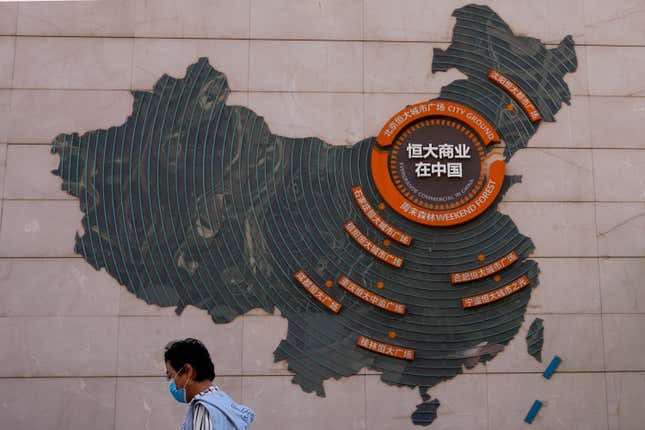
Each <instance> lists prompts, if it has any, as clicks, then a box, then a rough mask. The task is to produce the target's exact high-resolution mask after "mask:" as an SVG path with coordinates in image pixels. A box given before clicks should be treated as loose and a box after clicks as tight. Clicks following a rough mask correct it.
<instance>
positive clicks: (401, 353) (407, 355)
mask: <svg viewBox="0 0 645 430" xmlns="http://www.w3.org/2000/svg"><path fill="white" fill-rule="evenodd" d="M356 345H358V346H360V347H361V348H365V349H367V350H369V351H372V352H378V353H379V354H383V355H388V356H390V357H394V358H400V359H402V360H410V361H412V360H414V349H408V348H402V347H400V346H395V345H390V344H387V343H383V342H379V341H376V340H373V339H370V338H367V337H365V336H360V337H359V338H358V340H357V341H356Z"/></svg>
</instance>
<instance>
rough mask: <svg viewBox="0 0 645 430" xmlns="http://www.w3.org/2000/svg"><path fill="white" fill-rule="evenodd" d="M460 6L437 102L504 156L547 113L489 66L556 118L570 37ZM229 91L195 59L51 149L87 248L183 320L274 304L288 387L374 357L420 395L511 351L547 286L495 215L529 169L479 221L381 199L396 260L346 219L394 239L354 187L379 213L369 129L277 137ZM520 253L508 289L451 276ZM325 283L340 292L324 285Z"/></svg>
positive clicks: (389, 379)
mask: <svg viewBox="0 0 645 430" xmlns="http://www.w3.org/2000/svg"><path fill="white" fill-rule="evenodd" d="M429 7H431V6H429ZM453 16H455V17H456V18H457V22H456V25H455V27H454V30H453V39H452V43H451V44H450V46H449V47H448V48H447V49H446V50H445V51H442V50H438V49H435V52H434V56H433V61H432V71H433V72H437V71H447V70H449V69H451V68H456V69H457V70H459V71H461V72H462V73H464V74H465V75H466V76H467V79H463V80H456V81H454V82H452V83H450V84H449V85H446V86H445V87H443V88H442V90H441V94H440V96H439V99H441V100H446V101H453V102H458V103H460V104H463V105H465V106H468V107H469V108H471V109H473V110H474V111H476V112H478V113H480V114H481V115H482V116H483V117H485V118H486V119H487V120H488V121H489V122H490V123H491V124H492V125H493V127H494V128H495V130H496V131H497V132H498V133H499V135H500V137H501V140H502V142H503V147H504V157H505V159H506V161H509V160H510V159H511V157H512V156H513V154H514V153H515V152H516V151H517V150H520V149H522V148H524V147H526V145H527V143H528V141H529V139H530V138H531V137H532V136H533V134H535V133H536V132H538V128H539V125H540V122H535V123H533V122H531V121H530V120H529V118H528V116H527V115H526V114H525V113H524V112H523V111H522V109H521V107H520V106H519V105H518V104H516V102H515V101H514V100H513V99H512V98H511V97H510V96H509V95H508V94H507V93H506V92H505V91H503V90H502V89H501V88H500V87H499V86H497V85H495V83H493V82H491V81H490V80H489V79H488V73H489V72H490V71H491V70H493V69H494V70H497V71H499V72H500V73H502V74H503V75H504V76H506V77H507V78H509V79H510V80H512V81H513V82H514V83H516V84H517V85H518V86H519V87H520V88H521V89H522V90H523V91H524V93H525V94H526V95H527V96H528V98H529V99H530V100H531V102H532V103H533V104H534V105H535V107H536V108H537V109H538V110H539V112H540V114H541V116H542V121H554V120H555V119H554V115H555V114H556V113H557V111H558V110H559V109H560V108H561V106H562V103H563V102H564V103H567V104H568V103H569V102H570V98H571V95H570V91H569V88H568V86H567V84H566V83H565V81H564V79H563V78H564V76H565V74H567V73H572V72H574V71H575V70H576V66H577V60H576V55H575V52H574V42H573V39H572V38H571V36H567V37H565V38H564V39H563V40H562V41H561V42H560V44H559V45H558V46H553V47H550V48H547V47H545V46H544V45H543V44H542V43H541V42H540V41H539V40H537V39H533V38H529V37H521V36H515V35H514V34H513V32H512V31H511V29H510V28H509V27H508V25H507V24H506V23H505V22H504V21H503V20H502V19H501V18H500V17H499V16H498V15H497V14H496V13H495V12H493V11H492V10H491V9H490V8H488V7H486V6H476V5H469V6H465V7H463V8H460V9H458V10H456V11H455V12H454V13H453ZM213 60H217V59H213ZM366 73H369V70H367V71H366ZM229 91H230V90H229V87H228V84H227V81H226V77H225V76H224V75H223V74H222V73H221V72H219V71H217V70H216V69H214V68H213V67H212V66H211V65H210V64H209V61H208V60H207V59H205V58H202V59H200V60H199V61H198V62H197V63H195V64H193V65H191V66H189V67H188V69H187V72H186V75H185V77H184V78H182V79H176V78H173V77H170V76H167V75H164V76H162V77H161V78H160V79H159V81H158V82H157V83H156V84H155V86H154V89H153V90H152V92H142V91H136V92H133V96H134V103H133V109H132V113H131V115H130V116H129V117H128V118H127V120H126V122H125V123H124V124H122V125H118V126H114V127H111V128H109V129H107V130H95V131H90V132H87V133H85V134H83V135H82V136H79V135H78V134H77V133H73V134H61V135H59V136H57V137H56V138H55V140H54V142H53V146H52V152H54V153H56V154H57V155H58V156H59V157H60V164H59V167H58V169H57V170H56V171H54V173H55V174H56V175H58V176H60V178H61V179H62V188H63V190H65V191H67V192H68V193H70V194H72V195H74V196H76V197H78V198H79V200H80V206H81V210H82V211H83V213H84V216H83V219H82V225H83V227H84V233H83V234H82V235H77V237H76V244H75V251H76V252H77V253H79V254H81V255H82V256H83V258H84V259H85V260H87V262H88V263H89V264H91V265H92V266H93V267H95V268H96V269H100V268H105V270H106V271H107V272H108V273H110V275H111V276H112V277H114V278H115V279H116V280H117V281H118V282H119V283H120V284H122V285H125V286H126V287H127V289H128V290H129V291H130V292H132V294H135V295H136V296H137V297H138V298H140V299H142V300H145V301H146V302H147V303H150V304H156V305H159V306H174V307H176V311H177V313H178V314H179V313H181V311H182V310H183V309H184V308H185V307H186V306H187V305H192V306H195V307H197V308H201V309H205V310H206V311H208V313H209V314H210V315H211V316H212V319H213V321H214V322H215V323H225V322H229V321H231V320H233V319H235V318H236V317H237V316H239V315H242V314H244V313H246V312H248V311H249V310H251V309H253V308H262V309H264V310H265V311H267V312H269V313H273V312H274V311H275V310H276V309H277V310H279V311H280V314H281V315H282V317H284V318H286V319H287V320H288V333H287V337H286V339H284V340H282V341H281V343H280V344H279V345H277V348H276V350H275V352H274V357H275V360H276V361H282V360H286V361H287V363H288V368H289V370H290V371H292V372H293V373H294V375H295V376H294V377H293V382H294V383H295V384H298V385H299V386H300V387H301V388H302V389H303V390H304V391H306V392H311V391H315V392H316V393H317V394H318V395H320V396H324V395H325V393H324V389H323V381H324V380H326V379H328V378H340V377H344V376H350V375H354V374H356V373H357V372H358V371H359V369H361V368H363V367H368V368H370V369H372V370H375V371H378V372H381V373H382V376H381V379H382V381H383V382H385V383H387V384H392V385H405V386H410V387H418V388H419V390H420V392H421V394H422V397H423V399H424V400H425V401H427V400H428V399H429V396H428V395H427V391H428V389H429V388H430V387H432V386H434V385H436V384H438V383H439V382H441V381H444V380H446V379H449V378H452V377H454V376H456V375H458V374H460V373H461V372H462V370H463V368H464V367H473V366H475V365H476V364H477V363H479V362H484V361H487V360H490V359H492V358H494V356H495V355H496V354H497V353H498V352H499V351H501V350H503V348H504V346H505V345H506V344H508V342H509V341H510V340H511V339H512V338H513V337H514V336H515V335H516V334H517V332H518V330H519V328H520V326H521V324H522V323H523V320H524V313H525V311H526V306H527V303H528V301H529V298H530V295H531V289H532V288H535V287H536V286H537V285H538V267H537V264H536V263H535V262H534V261H531V260H528V259H527V257H528V256H529V255H530V253H531V252H532V251H533V248H534V246H533V243H532V241H531V239H530V238H528V237H526V236H523V235H522V234H521V233H520V232H519V231H518V230H517V228H516V226H515V225H514V223H513V221H512V220H511V219H510V218H509V217H508V216H506V215H503V214H501V213H500V212H498V211H497V209H496V206H497V203H498V202H499V201H500V200H501V199H502V198H503V196H504V193H505V191H506V190H507V189H508V187H509V186H511V185H512V184H513V183H514V182H517V181H518V180H519V178H518V177H510V176H507V177H506V178H505V181H504V188H503V189H502V192H501V193H500V195H499V196H498V197H497V200H496V202H495V204H493V205H492V206H491V207H490V208H488V210H487V211H486V212H484V213H483V214H482V215H481V216H479V217H478V218H476V219H474V220H472V221H470V222H467V223H465V224H461V225H457V226H453V227H428V226H424V225H420V224H415V223H413V222H410V221H408V220H406V219H405V218H403V217H401V216H399V215H398V214H396V213H395V212H394V211H393V210H391V209H390V208H388V207H381V209H380V210H379V214H380V215H381V216H382V218H383V219H384V220H386V221H387V222H388V223H389V224H390V225H392V226H393V227H395V228H397V229H399V230H401V231H403V232H406V233H408V234H410V235H411V236H412V237H413V238H414V241H413V242H412V244H411V246H409V247H406V246H403V245H400V244H398V243H394V241H393V243H392V245H391V246H390V247H389V248H388V251H389V252H391V253H392V254H395V255H397V256H400V257H401V258H402V259H403V260H404V261H405V263H404V265H403V267H402V268H396V267H392V266H391V265H388V264H384V263H383V262H381V261H380V260H378V259H376V258H374V256H372V255H371V254H370V253H368V252H365V250H364V249H362V248H361V246H360V245H358V244H357V243H356V241H355V240H354V239H353V238H352V237H351V236H350V235H349V234H347V232H346V231H345V230H344V229H343V225H344V224H345V223H346V222H347V221H350V220H351V221H353V222H354V224H355V225H356V227H357V228H358V229H360V231H362V232H364V233H365V235H366V236H367V237H368V238H370V239H371V240H372V241H374V242H379V243H380V242H381V241H382V240H383V239H384V236H383V234H382V233H381V232H380V231H378V230H377V229H376V228H375V227H374V226H373V225H372V224H371V223H370V221H369V220H368V219H367V218H366V217H365V215H364V214H363V213H362V212H361V209H360V207H359V206H358V205H357V204H356V201H355V199H354V196H353V194H352V188H354V187H357V186H360V187H362V189H363V193H364V195H365V197H366V200H367V201H368V202H370V203H371V204H372V206H374V207H376V206H377V204H378V203H379V202H381V201H382V198H381V197H380V195H379V194H378V191H377V190H376V188H375V186H374V182H373V179H372V176H371V171H370V151H371V148H372V147H373V146H374V145H375V141H374V138H372V137H369V138H366V139H364V140H362V141H360V142H357V143H356V144H354V145H352V146H332V145H329V144H327V143H325V142H323V141H322V140H320V139H318V138H316V137H310V138H289V137H284V136H278V135H275V134H272V133H271V130H270V124H267V123H266V122H265V121H264V120H263V118H262V117H259V116H257V115H256V114H255V113H254V112H253V111H251V110H249V109H247V108H245V107H243V106H228V105H226V100H227V97H228V95H229ZM513 106H514V107H515V108H513ZM385 121H387V118H383V122H384V123H385ZM491 146H492V145H491ZM498 147H499V145H498ZM511 251H515V252H516V253H517V254H518V255H519V260H518V261H517V262H515V263H514V264H512V265H510V266H509V267H508V268H505V269H504V270H502V271H501V272H499V275H500V276H501V280H498V282H496V281H494V280H492V279H490V278H485V279H481V280H477V281H474V282H470V283H468V284H464V285H460V286H459V287H458V288H456V287H455V285H453V284H451V281H450V273H455V272H461V271H465V270H468V269H473V268H475V267H478V266H481V265H483V264H487V263H489V262H492V261H495V260H497V259H500V258H502V257H503V256H505V255H507V254H509V252H511ZM479 255H485V260H484V261H478V258H477V257H478V256H479ZM300 270H302V271H304V272H305V273H306V274H307V275H308V276H309V277H310V278H311V280H312V281H313V282H315V283H316V284H317V285H319V286H320V287H321V289H323V290H324V291H325V293H326V294H328V295H329V296H331V297H332V298H333V299H334V300H335V301H337V302H338V303H339V304H341V305H342V310H341V311H340V312H338V313H334V312H330V310H329V309H327V308H326V307H325V306H323V305H322V304H321V303H320V302H319V301H317V300H316V299H315V298H314V297H313V296H312V295H311V294H310V293H309V292H308V291H307V290H306V289H305V288H302V286H301V285H300V284H299V283H298V281H297V280H296V279H295V278H294V274H295V273H297V272H299V271H300ZM522 275H525V276H526V277H528V279H529V280H530V287H529V288H524V289H522V290H520V291H518V292H516V293H514V294H512V295H510V296H508V297H505V298H503V299H501V300H498V301H496V302H493V303H488V304H486V305H485V306H478V307H476V308H472V309H464V308H462V305H461V299H462V298H464V297H468V296H474V295H477V294H482V293H485V292H488V291H491V290H493V289H495V288H497V287H498V286H500V285H505V284H507V283H509V282H511V281H512V280H515V279H517V278H518V277H520V276H522ZM342 276H346V277H347V278H349V279H351V280H352V281H354V282H355V283H357V284H359V285H361V286H363V287H364V288H365V289H366V290H368V291H370V292H372V293H375V294H378V295H379V296H382V297H384V298H385V299H388V300H391V301H393V302H396V303H403V304H405V305H406V312H405V314H404V315H398V314H394V313H390V312H385V311H384V310H383V309H380V308H379V307H377V306H371V305H370V304H369V303H366V302H365V301H364V300H362V299H361V298H359V297H356V296H355V295H353V294H351V293H350V292H348V291H346V290H345V289H343V288H341V287H340V286H339V285H338V284H337V283H336V281H337V280H339V279H340V278H341V277H342ZM327 280H333V285H331V286H328V287H325V286H324V285H325V282H326V281H327ZM377 286H378V287H380V288H377ZM393 333H395V334H396V335H395V338H393V337H394V336H393V335H392V334H393ZM360 336H364V337H367V338H370V339H374V340H376V341H379V342H383V343H389V344H395V345H397V346H399V347H401V348H407V349H412V350H414V351H415V356H414V360H402V359H400V358H395V357H390V356H387V355H384V354H379V353H377V352H372V351H369V350H367V349H364V348H360V347H358V346H357V345H356V342H357V339H358V338H359V337H360ZM434 401H435V402H436V400H434ZM436 404H437V405H438V402H437V403H436Z"/></svg>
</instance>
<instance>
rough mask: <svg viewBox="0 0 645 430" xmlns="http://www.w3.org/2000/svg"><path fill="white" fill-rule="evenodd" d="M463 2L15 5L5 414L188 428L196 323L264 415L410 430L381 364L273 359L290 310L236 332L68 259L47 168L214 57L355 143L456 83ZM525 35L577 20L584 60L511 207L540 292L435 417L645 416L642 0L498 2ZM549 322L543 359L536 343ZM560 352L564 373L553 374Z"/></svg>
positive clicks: (3, 39) (279, 112) (516, 163)
mask: <svg viewBox="0 0 645 430" xmlns="http://www.w3.org/2000/svg"><path fill="white" fill-rule="evenodd" d="M467 3H468V2H467V1H461V0H456V1H455V0H452V1H449V0H438V1H429V0H408V1H406V2H396V1H391V0H342V1H341V0H241V1H240V0H187V1H181V2H177V1H174V0H103V1H96V2H47V3H45V2H29V3H20V4H18V3H15V2H0V190H2V200H1V201H0V213H1V216H0V297H1V299H0V345H2V347H0V423H2V424H1V425H0V427H2V428H4V427H5V426H6V427H7V428H11V429H19V430H20V429H33V428H44V429H49V428H52V429H53V428H65V429H71V430H74V429H86V428H94V429H119V430H122V429H123V430H124V429H142V428H155V429H174V428H177V427H178V425H179V422H180V421H181V417H182V414H183V411H184V408H183V407H182V406H181V405H179V404H177V403H176V402H174V401H173V400H172V399H171V398H170V396H169V394H168V392H167V387H166V381H165V379H164V378H163V377H162V374H163V372H164V369H163V362H162V357H161V354H162V351H163V346H164V345H165V343H166V342H167V341H169V340H171V339H174V338H178V337H185V336H196V337H200V338H202V339H203V340H204V341H205V342H206V344H207V346H208V347H209V348H210V350H211V352H212V354H213V357H214V359H215V363H216V372H217V374H218V377H217V380H216V382H217V383H218V384H219V385H220V386H221V387H223V388H224V389H225V390H227V391H228V392H229V393H231V394H232V395H233V396H234V397H235V398H237V399H239V400H241V401H243V402H246V403H247V404H249V405H251V406H252V407H253V408H254V409H255V410H256V412H257V413H258V416H257V421H256V424H254V426H253V428H254V429H257V430H260V429H296V428H303V427H306V428H308V429H310V430H322V429H367V430H375V429H376V430H389V429H412V428H418V427H415V426H413V425H412V423H411V420H410V415H411V413H412V412H413V411H414V408H415V405H416V404H418V403H420V401H421V400H420V398H419V395H418V392H417V391H416V390H410V389H408V388H401V387H392V386H387V385H385V384H383V383H382V382H380V380H379V375H377V374H374V372H371V371H370V372H367V371H361V372H359V375H357V376H354V377H351V378H343V379H341V380H329V381H325V383H324V387H325V390H326V397H325V398H324V399H322V398H318V397H316V396H315V394H312V393H304V392H302V391H301V390H300V388H299V387H298V386H296V385H294V384H292V383H291V378H292V374H291V372H289V370H288V369H287V366H286V363H284V362H280V363H275V362H273V355H272V353H273V350H274V349H275V347H276V346H277V345H278V343H279V342H280V340H281V339H283V338H284V337H285V336H286V332H287V322H286V320H284V319H283V318H282V317H280V316H279V315H278V313H277V312H276V314H275V315H269V314H266V313H265V312H263V311H259V310H253V311H251V312H249V313H248V314H247V315H245V316H243V317H240V318H238V319H237V320H235V321H234V322H232V323H230V324H226V325H215V324H213V322H212V321H211V319H210V317H209V316H208V315H207V314H206V313H205V312H204V311H199V310H197V309H195V308H192V307H188V308H187V309H186V310H185V311H184V313H183V314H182V316H177V315H176V314H175V313H174V309H171V308H159V307H157V306H149V305H147V304H145V302H143V301H142V300H140V299H138V298H136V297H135V296H134V295H132V294H130V293H128V292H127V291H126V290H125V288H124V287H123V286H120V285H118V283H117V282H116V281H115V280H114V279H113V278H111V277H110V276H108V275H107V274H106V273H105V271H99V272H97V271H95V270H93V269H92V268H91V267H90V266H89V265H88V264H87V263H85V262H84V261H83V260H82V259H80V258H79V257H78V256H77V255H76V254H74V252H73V244H74V234H75V233H76V231H78V230H80V229H81V224H80V219H81V216H82V214H81V212H80V210H79V203H78V201H77V200H75V199H73V198H71V197H70V196H68V195H67V194H66V193H65V192H64V191H62V190H61V189H60V181H59V180H58V179H57V178H56V177H54V176H53V175H51V173H50V171H51V170H52V169H54V168H55V167H56V157H55V156H54V155H52V154H50V153H49V146H48V144H49V143H50V142H51V140H52V139H53V138H54V137H55V136H56V135H57V134H59V133H63V132H75V131H76V132H80V133H82V132H84V131H86V130H91V129H97V128H105V127H109V126H111V125H116V124H120V123H122V122H123V121H124V119H125V118H126V116H127V115H128V114H129V113H130V109H131V104H132V96H131V94H130V91H131V90H133V89H139V90H146V89H150V88H151V87H152V85H153V84H154V82H155V81H156V79H157V78H158V77H159V76H161V75H162V74H163V73H169V74H171V75H173V76H177V77H181V76H183V74H184V73H185V68H186V67H187V66H188V65H189V64H191V63H192V62H194V61H195V60H196V59H197V58H198V57H200V56H207V57H209V59H210V62H211V64H212V65H213V66H214V67H215V68H217V69H218V70H221V71H223V72H225V73H226V75H227V76H228V81H229V85H230V86H231V89H232V90H233V93H232V94H231V96H230V98H229V104H242V105H246V106H249V107H251V108H252V109H254V110H255V111H256V112H257V113H258V114H260V115H262V116H264V117H265V118H266V120H267V122H268V123H269V126H270V127H271V130H272V131H273V132H275V133H281V134H285V135H290V136H295V137H307V136H312V135H313V136H318V137H321V138H323V139H325V140H327V141H328V142H330V143H332V144H335V145H347V144H351V143H353V142H356V141H357V140H359V139H361V138H363V137H365V136H370V135H374V134H376V133H377V132H378V130H379V129H380V127H381V125H382V124H383V122H384V121H385V120H386V119H387V118H388V117H389V116H390V115H392V114H393V113H395V112H396V111H397V110H399V109H400V108H401V107H402V106H404V105H406V104H409V103H414V102H418V101H420V100H424V99H428V98H431V97H435V96H436V95H437V93H438V91H439V90H440V88H441V86H442V85H445V84H446V83H449V82H450V81H452V80H454V79H460V78H462V77H463V75H462V74H461V73H459V72H457V71H455V70H451V71H448V72H446V73H439V74H437V75H432V74H431V61H432V51H433V49H434V48H445V47H446V46H447V44H448V43H449V42H450V38H451V32H452V27H453V25H454V22H455V20H454V18H453V17H451V13H452V11H453V10H454V9H455V8H457V7H460V6H463V5H465V4H467ZM482 3H486V4H489V5H490V6H491V7H492V8H493V9H494V10H495V11H496V12H498V13H499V14H500V15H501V16H502V18H503V19H505V20H506V21H507V22H508V23H509V24H510V26H511V28H512V29H513V30H514V31H515V32H517V33H519V34H522V35H527V36H532V37H537V38H539V39H541V40H542V41H544V42H546V43H549V44H551V46H553V44H557V43H559V41H560V40H561V39H562V38H563V37H564V36H565V35H567V34H572V35H573V36H574V38H575V40H576V42H577V44H578V46H577V47H576V52H577V54H578V61H579V66H578V71H577V72H576V73H575V74H572V75H568V76H567V77H566V81H567V82H568V83H569V85H570V88H571V91H572V94H573V98H572V104H571V105H570V106H563V108H562V110H561V111H560V112H559V113H558V115H557V118H556V119H557V122H555V123H545V124H542V125H541V126H540V129H539V131H538V133H537V134H536V136H535V137H534V138H533V139H532V140H531V141H530V144H529V148H527V149H525V150H522V151H520V152H518V153H517V154H516V156H515V157H514V158H513V160H512V161H511V163H510V164H509V166H508V169H509V171H510V173H513V174H521V175H523V181H522V182H521V183H519V184H516V185H514V186H513V188H512V189H511V190H510V191H509V193H508V194H507V196H506V198H505V201H504V203H503V204H502V205H501V208H500V209H501V210H502V211H503V212H504V213H507V214H508V215H509V216H510V217H511V218H512V219H513V221H514V222H515V223H516V224H517V225H518V227H519V229H520V231H521V232H522V233H524V234H526V235H527V236H530V237H531V238H532V239H533V241H534V243H535V244H536V250H535V253H534V257H535V258H536V260H537V261H538V262H539V265H540V269H541V275H540V286H539V287H538V288H537V289H536V290H535V292H534V293H533V296H532V298H531V302H530V303H529V308H528V312H527V316H526V321H525V324H524V325H523V326H522V328H521V331H520V333H519V334H518V336H517V337H516V338H515V339H514V340H513V341H512V342H511V344H510V345H509V347H508V348H507V349H506V350H505V351H504V352H502V353H501V354H500V355H499V356H498V357H497V358H496V359H494V360H493V361H491V362H489V363H488V364H486V365H478V366H476V367H475V368H473V369H470V370H467V371H466V372H465V373H466V374H465V375H461V376H459V377H457V378H455V379H453V380H450V381H447V382H445V383H442V384H440V385H438V386H436V387H434V388H432V389H431V390H430V395H431V396H432V397H436V398H438V399H440V401H441V403H442V404H441V407H440V408H439V411H438V414H439V417H438V419H437V420H436V421H435V423H434V424H432V426H431V427H430V428H432V429H435V430H436V429H468V430H470V429H475V428H477V429H490V430H493V429H495V430H497V429H518V428H528V426H526V425H524V423H523V422H522V418H523V417H524V415H525V414H526V412H527V410H528V408H529V407H530V405H531V403H532V402H533V400H535V399H541V400H543V401H545V406H544V408H543V410H542V411H541V412H540V414H539V416H538V418H537V420H536V422H535V423H534V424H533V426H532V427H531V428H536V429H549V430H551V429H612V430H619V429H620V430H625V429H633V430H635V429H642V423H643V422H644V421H645V412H644V411H643V408H642V399H643V397H644V396H645V359H643V357H644V356H645V341H643V339H644V338H643V335H642V334H643V331H644V330H645V281H644V279H645V78H644V76H645V25H643V23H644V22H645V13H644V12H643V10H645V2H643V0H617V1H613V2H608V1H605V0H574V1H569V2H562V1H556V0H546V1H540V2H529V1H525V0H522V1H520V2H518V1H517V0H490V1H483V2H482ZM535 317H540V318H542V319H544V325H545V345H544V351H543V355H544V362H543V363H542V364H540V363H537V362H536V361H535V360H533V359H532V358H530V357H528V356H527V354H526V342H525V340H524V336H525V333H526V332H527V330H528V326H529V324H530V323H531V321H532V320H533V318H535ZM554 354H557V355H560V356H561V357H562V358H563V363H562V365H561V367H560V371H559V373H557V374H556V375H555V376H554V377H553V378H552V379H551V380H550V381H547V380H545V379H543V378H542V376H541V374H540V373H541V371H542V370H543V369H544V367H545V365H546V362H548V361H549V360H550V359H551V357H552V356H553V355H554Z"/></svg>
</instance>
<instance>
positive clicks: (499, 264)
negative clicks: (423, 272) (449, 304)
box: [450, 251, 520, 284]
mask: <svg viewBox="0 0 645 430" xmlns="http://www.w3.org/2000/svg"><path fill="white" fill-rule="evenodd" d="M519 258H520V256H519V255H517V253H516V252H515V251H511V252H510V253H509V254H507V255H505V256H503V257H502V258H500V259H499V260H495V261H493V262H492V263H490V264H487V265H485V266H482V267H478V268H477V269H473V270H467V271H465V272H459V273H452V274H451V275H450V280H451V281H452V283H453V284H460V283H462V282H468V281H474V280H476V279H481V278H485V277H486V276H490V275H493V274H495V273H497V272H499V271H500V270H502V269H505V268H506V267H508V266H510V265H511V264H513V263H515V262H516V261H517V260H519Z"/></svg>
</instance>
